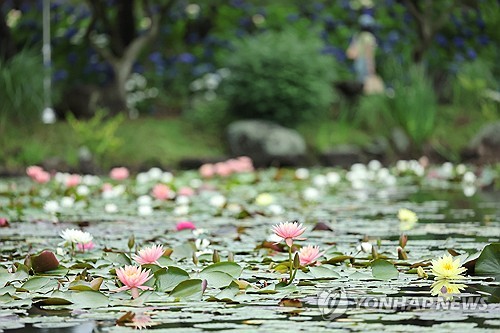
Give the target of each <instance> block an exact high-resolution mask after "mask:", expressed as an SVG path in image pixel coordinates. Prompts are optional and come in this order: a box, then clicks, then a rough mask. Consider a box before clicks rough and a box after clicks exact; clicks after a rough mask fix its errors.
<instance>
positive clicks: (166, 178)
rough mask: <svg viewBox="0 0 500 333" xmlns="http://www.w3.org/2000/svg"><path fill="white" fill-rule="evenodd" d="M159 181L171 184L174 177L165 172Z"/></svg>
mask: <svg viewBox="0 0 500 333" xmlns="http://www.w3.org/2000/svg"><path fill="white" fill-rule="evenodd" d="M160 180H161V181H162V182H163V183H171V182H172V180H174V175H173V174H172V173H171V172H168V171H165V172H164V173H162V175H161V177H160Z"/></svg>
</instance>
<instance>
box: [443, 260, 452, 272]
mask: <svg viewBox="0 0 500 333" xmlns="http://www.w3.org/2000/svg"><path fill="white" fill-rule="evenodd" d="M443 268H444V269H445V270H447V271H449V270H452V269H453V265H452V264H451V263H449V262H447V263H446V264H444V265H443Z"/></svg>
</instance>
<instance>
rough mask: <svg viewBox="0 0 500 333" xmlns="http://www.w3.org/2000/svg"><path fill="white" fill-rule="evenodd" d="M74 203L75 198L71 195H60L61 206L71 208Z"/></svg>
mask: <svg viewBox="0 0 500 333" xmlns="http://www.w3.org/2000/svg"><path fill="white" fill-rule="evenodd" d="M74 204H75V198H73V197H62V199H61V207H63V208H71V207H73V205H74Z"/></svg>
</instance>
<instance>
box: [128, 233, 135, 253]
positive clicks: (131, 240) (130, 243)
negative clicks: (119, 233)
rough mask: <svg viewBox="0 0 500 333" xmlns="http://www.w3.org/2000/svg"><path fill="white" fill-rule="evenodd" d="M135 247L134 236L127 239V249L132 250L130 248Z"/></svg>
mask: <svg viewBox="0 0 500 333" xmlns="http://www.w3.org/2000/svg"><path fill="white" fill-rule="evenodd" d="M134 245H135V236H134V235H131V236H130V237H129V238H128V243H127V246H128V248H129V249H131V250H132V248H133V247H134Z"/></svg>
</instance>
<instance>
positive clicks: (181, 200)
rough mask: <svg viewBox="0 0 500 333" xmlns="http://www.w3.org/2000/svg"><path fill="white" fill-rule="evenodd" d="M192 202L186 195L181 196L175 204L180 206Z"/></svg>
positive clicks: (176, 199)
mask: <svg viewBox="0 0 500 333" xmlns="http://www.w3.org/2000/svg"><path fill="white" fill-rule="evenodd" d="M190 202H191V200H190V199H189V197H188V196H185V195H179V196H178V197H177V198H175V203H176V204H178V205H188V204H189V203H190Z"/></svg>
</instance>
